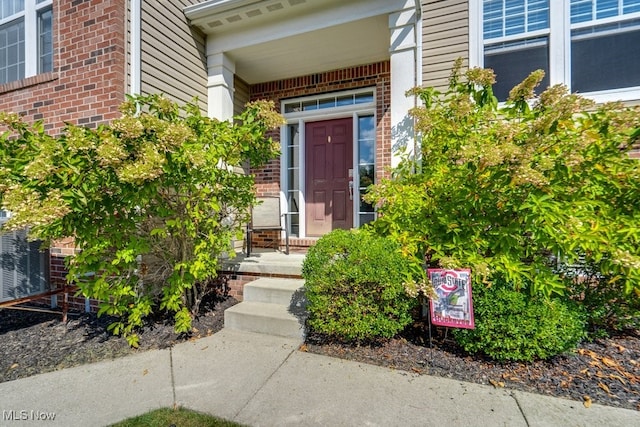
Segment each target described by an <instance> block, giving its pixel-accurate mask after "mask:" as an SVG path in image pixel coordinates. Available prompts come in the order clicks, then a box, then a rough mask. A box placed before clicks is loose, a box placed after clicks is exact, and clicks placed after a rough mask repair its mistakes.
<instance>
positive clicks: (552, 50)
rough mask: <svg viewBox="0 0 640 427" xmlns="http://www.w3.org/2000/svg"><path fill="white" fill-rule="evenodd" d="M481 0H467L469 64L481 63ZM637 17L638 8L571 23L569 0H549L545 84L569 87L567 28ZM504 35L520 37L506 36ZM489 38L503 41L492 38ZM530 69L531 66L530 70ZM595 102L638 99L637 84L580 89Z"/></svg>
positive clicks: (569, 48)
mask: <svg viewBox="0 0 640 427" xmlns="http://www.w3.org/2000/svg"><path fill="white" fill-rule="evenodd" d="M482 4H483V0H469V65H470V66H471V67H482V66H483V65H484V40H483V13H482V12H483V8H482ZM632 19H640V12H636V13H632V14H627V15H624V17H623V18H621V17H620V16H616V17H613V18H603V19H594V20H592V21H588V22H581V23H578V24H573V26H572V25H571V6H570V1H569V0H564V1H559V0H549V30H548V31H547V30H542V31H541V32H542V33H548V34H549V84H550V85H554V84H565V85H566V86H567V87H568V88H569V89H570V90H571V60H570V59H571V30H572V29H577V28H582V27H585V26H593V25H601V24H606V23H611V22H618V21H621V20H624V21H626V20H632ZM506 38H516V39H518V38H523V37H522V36H518V37H514V36H509V37H505V39H506ZM492 41H504V40H502V39H492ZM532 71H533V70H532ZM581 95H582V96H584V97H587V98H590V99H593V100H594V101H595V102H597V103H603V102H609V101H633V100H639V99H640V86H634V87H627V88H617V89H610V90H603V91H597V92H585V93H581Z"/></svg>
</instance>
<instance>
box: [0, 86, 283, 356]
mask: <svg viewBox="0 0 640 427" xmlns="http://www.w3.org/2000/svg"><path fill="white" fill-rule="evenodd" d="M121 110H122V113H123V115H122V117H121V118H118V119H116V120H113V122H112V123H111V124H110V125H108V126H100V127H98V128H97V129H95V130H92V129H87V128H83V127H77V126H72V125H68V126H67V127H66V129H65V131H64V132H63V134H62V135H60V136H58V137H53V136H49V135H47V134H46V133H45V131H44V128H43V126H42V124H41V123H36V124H34V125H32V126H30V125H27V124H26V123H24V122H22V121H21V120H20V118H19V117H18V116H17V115H15V114H6V113H2V114H0V123H2V124H3V125H4V126H5V127H6V128H7V129H8V132H7V133H5V134H4V135H3V136H2V137H1V138H2V139H1V141H0V144H1V145H0V202H1V204H2V208H3V209H6V210H9V211H11V212H12V216H11V218H10V220H9V221H8V222H7V223H6V224H5V228H6V229H9V230H12V229H22V228H24V227H29V228H30V235H31V237H32V238H38V239H43V240H44V242H45V243H50V242H51V241H53V240H55V239H59V238H63V237H73V238H75V241H76V244H77V246H78V247H79V248H80V249H81V251H80V252H79V253H78V254H77V255H75V256H74V257H72V258H70V259H69V260H68V267H69V276H68V278H69V280H70V281H71V282H73V283H75V284H77V285H78V286H79V287H80V290H81V292H82V294H84V295H85V296H87V297H91V298H96V299H98V300H100V301H102V303H101V308H100V313H107V314H110V315H115V316H119V317H120V320H119V321H117V322H116V323H114V324H112V325H111V328H112V329H113V331H114V332H115V333H122V334H124V335H125V336H126V337H127V339H128V340H129V342H130V343H131V344H132V345H136V344H137V340H138V337H137V336H136V334H135V333H134V330H135V327H136V326H139V325H141V324H142V319H143V318H144V316H146V315H148V314H149V313H151V311H152V310H153V309H154V307H156V303H158V302H159V305H158V308H159V309H162V310H168V311H169V312H173V313H175V321H176V323H175V325H176V330H177V331H178V332H185V331H188V330H189V329H190V327H191V316H192V315H193V314H194V313H195V312H197V309H198V304H199V302H200V301H201V299H202V297H203V295H204V293H205V292H206V291H207V287H206V284H207V282H208V281H209V280H210V279H211V278H213V277H215V276H216V270H217V267H218V266H217V263H218V256H219V255H220V254H221V253H222V252H226V251H229V252H230V253H232V252H231V251H230V249H231V239H232V237H233V236H234V235H237V234H239V232H240V227H241V224H242V223H243V222H246V220H247V215H248V214H247V212H248V207H249V206H250V204H251V203H252V202H253V201H254V193H253V183H254V181H253V178H252V177H251V176H247V175H243V174H242V173H238V172H237V171H236V170H234V168H237V167H240V166H241V165H243V164H244V163H245V162H246V161H250V162H251V164H252V165H255V166H259V165H261V164H263V163H265V162H266V161H268V160H269V159H270V158H272V157H274V156H275V155H277V147H276V146H275V144H274V143H273V141H272V140H271V139H270V138H266V137H265V133H266V131H267V130H269V129H270V128H273V127H275V126H278V125H280V124H281V122H282V118H281V116H280V115H278V114H277V113H275V111H274V110H273V105H271V104H269V103H265V102H257V103H253V104H249V105H248V106H247V109H246V111H245V112H244V113H243V114H242V115H240V116H239V117H237V118H236V119H237V121H236V123H230V122H226V121H224V122H221V121H218V120H215V119H211V118H208V117H206V116H203V115H201V113H200V110H199V109H198V108H197V107H196V106H195V105H187V106H185V107H184V109H182V110H181V109H179V108H178V106H177V105H176V104H173V103H172V102H170V101H168V100H167V99H166V98H163V97H161V96H157V95H152V96H146V97H132V98H130V99H129V100H128V101H127V102H125V103H124V104H123V105H122V108H121Z"/></svg>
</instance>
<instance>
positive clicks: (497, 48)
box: [470, 0, 640, 101]
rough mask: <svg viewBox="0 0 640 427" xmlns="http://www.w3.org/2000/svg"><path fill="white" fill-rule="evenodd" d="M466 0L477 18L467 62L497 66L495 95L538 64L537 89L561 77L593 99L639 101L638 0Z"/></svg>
mask: <svg viewBox="0 0 640 427" xmlns="http://www.w3.org/2000/svg"><path fill="white" fill-rule="evenodd" d="M470 4H471V8H472V14H471V16H472V17H474V18H475V19H479V21H480V22H475V23H473V24H472V25H475V27H476V28H478V31H477V32H478V33H479V39H478V43H475V46H476V47H475V49H476V50H478V51H479V55H474V53H475V52H474V51H473V49H474V48H473V47H472V52H471V53H472V55H471V58H472V59H471V62H472V65H481V66H483V67H485V68H492V69H493V70H494V71H495V73H496V79H497V82H496V86H495V87H494V92H495V94H496V96H497V97H498V99H499V100H501V101H504V100H505V99H506V98H507V96H508V93H509V90H510V89H511V88H512V87H513V86H514V85H515V84H517V83H519V82H520V81H522V79H524V78H525V77H526V76H527V75H528V74H529V73H530V72H531V71H533V70H536V69H542V70H544V71H545V80H544V81H543V82H542V87H543V88H545V87H547V86H548V85H550V84H557V83H563V84H565V85H567V86H568V87H569V89H570V90H571V91H572V92H579V93H583V94H586V95H587V96H591V97H593V98H595V99H596V100H598V101H607V100H615V99H623V100H624V99H627V100H628V99H640V71H638V70H640V0H553V1H551V0H471V1H470ZM473 45H474V43H473V41H472V46H473ZM474 62H475V63H474Z"/></svg>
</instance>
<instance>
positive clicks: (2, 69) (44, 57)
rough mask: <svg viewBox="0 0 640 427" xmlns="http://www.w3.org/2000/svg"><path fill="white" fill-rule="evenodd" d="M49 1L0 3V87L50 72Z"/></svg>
mask: <svg viewBox="0 0 640 427" xmlns="http://www.w3.org/2000/svg"><path fill="white" fill-rule="evenodd" d="M51 5H52V0H2V2H0V84H3V83H8V82H11V81H14V80H20V79H23V78H25V77H30V76H34V75H36V74H38V73H46V72H48V71H52V70H53V10H52V6H51Z"/></svg>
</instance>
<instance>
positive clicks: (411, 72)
mask: <svg viewBox="0 0 640 427" xmlns="http://www.w3.org/2000/svg"><path fill="white" fill-rule="evenodd" d="M185 14H186V16H187V17H188V18H189V19H190V21H191V24H192V25H194V26H195V27H197V28H198V29H199V30H201V31H202V32H204V33H205V34H206V36H207V39H206V40H207V42H206V56H207V65H208V99H209V104H208V113H209V115H210V116H212V117H216V118H219V119H221V120H228V119H231V118H232V117H233V115H234V113H237V112H238V111H239V109H240V108H241V107H242V105H244V103H245V102H247V101H249V100H255V99H271V100H273V101H274V102H275V103H276V107H277V108H278V109H279V110H280V112H281V113H282V114H283V115H284V116H285V118H286V120H287V124H286V125H285V126H283V127H282V128H281V129H280V131H279V132H277V133H276V134H274V135H273V138H274V139H275V140H278V141H280V144H281V153H282V154H281V157H280V158H279V159H277V160H276V161H273V162H272V163H271V164H269V165H268V166H267V167H265V168H262V169H261V170H251V171H250V173H252V174H255V175H256V182H257V188H256V191H257V193H258V195H259V196H278V197H280V201H281V210H282V212H284V213H286V214H287V215H289V217H288V218H289V221H288V227H289V229H288V231H289V234H290V236H291V238H292V240H291V242H292V246H293V247H296V246H299V247H304V246H309V245H310V244H312V243H313V242H314V240H315V239H317V238H318V237H320V236H321V235H323V234H325V233H327V232H328V231H331V230H332V229H335V228H354V227H359V226H361V225H362V224H364V223H366V222H369V221H371V220H372V219H374V218H375V210H374V208H373V207H372V206H370V205H368V204H366V203H365V202H364V201H363V200H362V196H363V195H364V193H365V192H366V188H367V186H368V185H370V184H372V183H375V182H376V181H378V180H379V179H380V178H382V177H383V176H385V174H386V173H388V167H389V166H395V165H396V164H397V163H398V161H399V158H400V156H399V154H400V150H401V149H403V148H405V149H406V150H409V151H411V150H412V149H413V144H414V142H413V132H412V120H411V119H410V117H409V115H408V112H409V110H410V109H411V108H412V107H413V106H414V102H415V101H414V99H412V98H409V97H406V96H405V92H406V91H407V90H408V89H411V88H412V87H414V86H417V85H420V83H421V82H420V76H421V70H420V55H419V52H420V50H421V48H420V5H419V3H416V2H415V1H413V0H313V1H312V0H270V1H256V0H209V1H205V2H202V3H200V4H197V5H194V6H190V7H188V8H186V9H185ZM283 225H284V221H283ZM260 239H261V237H260V236H258V238H257V239H256V240H257V241H258V242H259V241H260ZM265 239H266V240H268V239H269V238H268V236H266V237H265Z"/></svg>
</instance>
